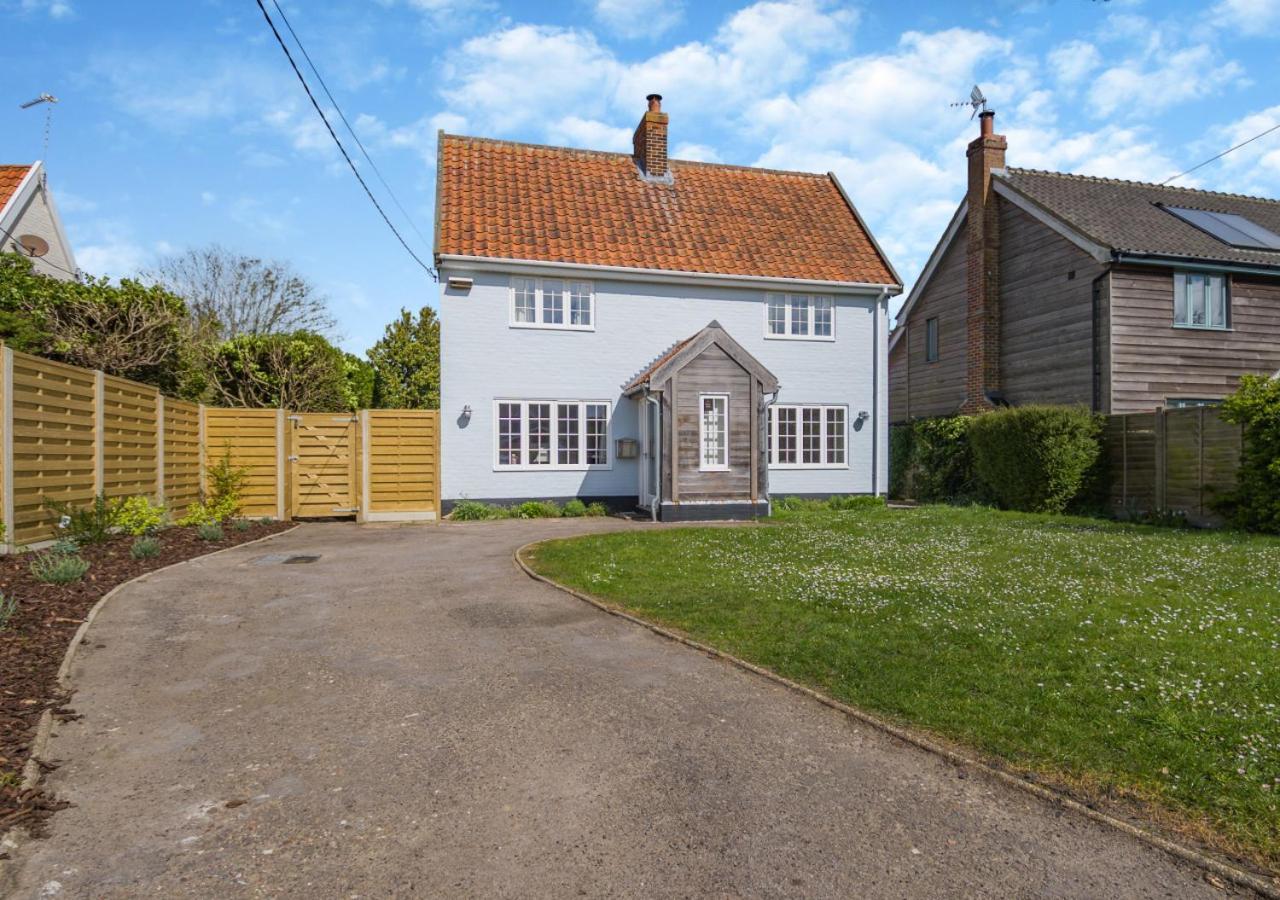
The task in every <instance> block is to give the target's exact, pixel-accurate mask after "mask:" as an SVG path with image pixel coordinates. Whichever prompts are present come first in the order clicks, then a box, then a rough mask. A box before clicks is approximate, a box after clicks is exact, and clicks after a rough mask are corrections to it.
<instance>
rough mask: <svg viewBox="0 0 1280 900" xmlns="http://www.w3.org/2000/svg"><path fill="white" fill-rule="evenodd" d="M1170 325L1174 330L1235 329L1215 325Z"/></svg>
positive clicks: (1229, 330) (1224, 330)
mask: <svg viewBox="0 0 1280 900" xmlns="http://www.w3.org/2000/svg"><path fill="white" fill-rule="evenodd" d="M1172 327H1173V330H1174V331H1217V332H1231V331H1235V329H1234V328H1231V327H1230V326H1228V327H1226V328H1219V327H1218V326H1216V325H1174V326H1172Z"/></svg>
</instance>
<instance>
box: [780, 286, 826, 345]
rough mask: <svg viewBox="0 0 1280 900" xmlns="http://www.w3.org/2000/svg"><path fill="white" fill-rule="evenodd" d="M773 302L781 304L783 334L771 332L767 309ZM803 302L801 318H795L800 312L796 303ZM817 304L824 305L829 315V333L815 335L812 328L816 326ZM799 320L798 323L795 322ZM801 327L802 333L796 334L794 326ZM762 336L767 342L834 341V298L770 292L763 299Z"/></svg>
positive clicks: (824, 295)
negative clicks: (777, 301) (778, 301)
mask: <svg viewBox="0 0 1280 900" xmlns="http://www.w3.org/2000/svg"><path fill="white" fill-rule="evenodd" d="M775 300H780V301H781V302H782V327H783V333H782V334H777V333H775V332H774V331H773V330H772V321H771V320H770V316H769V307H770V305H771V304H772V303H774V302H775ZM798 300H803V301H804V304H803V307H802V309H803V316H802V317H797V316H796V313H797V312H800V311H801V309H798V308H797V306H798V304H797V303H796V301H798ZM819 303H825V304H826V305H827V309H828V310H830V313H831V333H830V334H815V333H814V328H815V327H816V326H817V319H818V316H817V308H818V304H819ZM798 319H799V321H797V320H798ZM797 325H801V326H803V329H804V331H803V333H802V334H796V333H795V331H796V326H797ZM764 336H765V340H769V341H834V340H835V339H836V298H835V297H834V296H832V295H831V294H798V293H797V294H791V293H786V294H784V293H779V292H777V291H770V292H768V293H766V294H765V297H764Z"/></svg>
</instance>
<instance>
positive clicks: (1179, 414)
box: [1160, 409, 1204, 518]
mask: <svg viewBox="0 0 1280 900" xmlns="http://www.w3.org/2000/svg"><path fill="white" fill-rule="evenodd" d="M1202 418H1203V416H1202V410H1201V409H1171V410H1168V411H1167V412H1165V413H1164V459H1165V462H1164V470H1165V477H1164V497H1163V501H1162V502H1161V504H1160V507H1161V508H1162V509H1176V510H1182V511H1184V512H1186V514H1187V516H1188V517H1192V518H1198V517H1199V516H1201V515H1202V514H1203V513H1204V508H1203V505H1202V503H1201V494H1202V489H1203V486H1204V473H1203V472H1202V471H1201V469H1200V435H1201V431H1200V423H1201V420H1202Z"/></svg>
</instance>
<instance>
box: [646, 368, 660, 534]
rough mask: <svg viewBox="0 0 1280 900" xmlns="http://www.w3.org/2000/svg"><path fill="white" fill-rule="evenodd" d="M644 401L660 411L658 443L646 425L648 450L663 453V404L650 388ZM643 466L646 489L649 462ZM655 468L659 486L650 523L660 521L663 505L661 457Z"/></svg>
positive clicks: (657, 486)
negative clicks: (660, 507)
mask: <svg viewBox="0 0 1280 900" xmlns="http://www.w3.org/2000/svg"><path fill="white" fill-rule="evenodd" d="M644 399H645V400H647V401H649V402H650V403H652V404H653V405H654V406H655V407H656V408H657V410H658V416H657V422H658V438H657V440H656V441H655V440H654V437H653V433H652V432H651V431H650V429H649V426H648V424H647V423H646V425H645V434H646V436H647V437H648V438H649V446H648V448H647V449H648V450H649V452H650V453H652V452H653V448H654V447H655V446H657V448H658V449H659V451H661V449H662V403H661V401H660V400H659V399H658V398H656V397H654V396H653V394H651V393H649V389H648V388H645V392H644ZM641 465H643V466H645V467H646V471H645V476H644V479H645V487H646V488H648V487H649V470H648V460H641ZM653 468H654V469H655V470H657V475H658V482H657V484H655V485H653V503H651V504H650V505H649V519H650V521H653V522H656V521H658V507H659V505H661V503H662V457H661V456H659V457H658V464H657V465H656V466H654V467H653Z"/></svg>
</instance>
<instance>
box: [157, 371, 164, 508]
mask: <svg viewBox="0 0 1280 900" xmlns="http://www.w3.org/2000/svg"><path fill="white" fill-rule="evenodd" d="M156 503H158V504H160V505H161V506H164V394H162V393H160V392H159V391H156Z"/></svg>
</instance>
